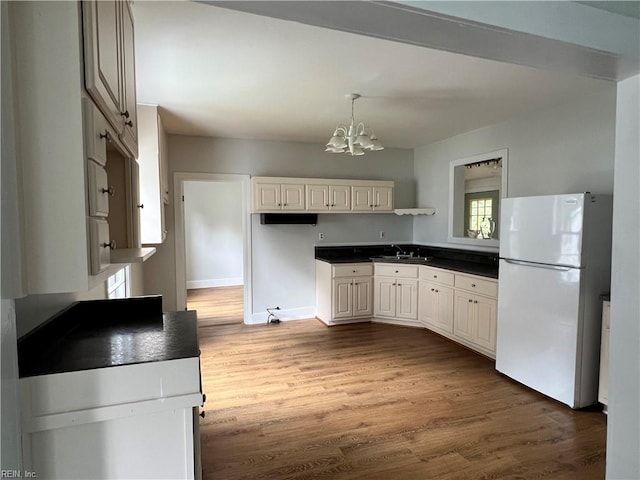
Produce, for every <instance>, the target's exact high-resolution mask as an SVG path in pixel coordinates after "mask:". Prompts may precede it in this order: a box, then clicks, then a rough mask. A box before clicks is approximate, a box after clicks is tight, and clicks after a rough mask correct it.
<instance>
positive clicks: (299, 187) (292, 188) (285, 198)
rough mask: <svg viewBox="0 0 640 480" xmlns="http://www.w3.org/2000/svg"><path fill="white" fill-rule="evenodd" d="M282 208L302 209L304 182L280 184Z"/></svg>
mask: <svg viewBox="0 0 640 480" xmlns="http://www.w3.org/2000/svg"><path fill="white" fill-rule="evenodd" d="M281 188H282V191H281V198H282V210H304V206H305V205H304V184H298V183H295V184H294V183H292V184H288V183H285V184H283V185H282V187H281Z"/></svg>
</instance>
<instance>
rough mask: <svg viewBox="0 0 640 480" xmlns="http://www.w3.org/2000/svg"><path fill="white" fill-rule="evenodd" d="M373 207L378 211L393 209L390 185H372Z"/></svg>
mask: <svg viewBox="0 0 640 480" xmlns="http://www.w3.org/2000/svg"><path fill="white" fill-rule="evenodd" d="M373 207H374V210H378V211H385V212H386V211H391V210H393V188H391V187H374V188H373Z"/></svg>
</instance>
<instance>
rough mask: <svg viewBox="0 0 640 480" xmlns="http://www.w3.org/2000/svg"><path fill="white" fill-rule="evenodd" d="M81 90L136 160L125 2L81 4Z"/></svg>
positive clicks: (131, 56) (104, 0) (128, 13)
mask: <svg viewBox="0 0 640 480" xmlns="http://www.w3.org/2000/svg"><path fill="white" fill-rule="evenodd" d="M82 28H83V40H84V78H85V88H86V90H87V92H88V93H89V95H90V96H91V98H92V99H93V101H94V102H95V103H96V105H97V106H98V108H100V110H101V111H102V113H103V114H104V115H105V117H106V118H107V120H108V121H109V123H110V124H111V125H112V126H113V128H114V129H115V130H116V132H117V134H118V135H119V136H120V138H121V139H122V142H123V143H124V145H125V147H126V148H127V150H129V152H130V153H131V154H132V155H133V156H134V157H137V156H138V133H137V129H138V125H137V118H136V111H135V106H136V93H135V91H136V84H135V58H134V43H133V40H134V39H133V16H132V13H131V7H130V6H129V2H126V1H124V2H123V1H114V0H100V1H83V2H82Z"/></svg>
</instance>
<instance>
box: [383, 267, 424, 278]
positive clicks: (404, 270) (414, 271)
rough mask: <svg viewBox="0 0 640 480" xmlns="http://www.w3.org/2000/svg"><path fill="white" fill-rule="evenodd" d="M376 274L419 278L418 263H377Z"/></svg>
mask: <svg viewBox="0 0 640 480" xmlns="http://www.w3.org/2000/svg"><path fill="white" fill-rule="evenodd" d="M376 275H386V276H391V277H406V278H418V266H417V265H397V264H393V265H392V264H388V263H387V264H381V263H377V264H376Z"/></svg>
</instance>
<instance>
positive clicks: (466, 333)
mask: <svg viewBox="0 0 640 480" xmlns="http://www.w3.org/2000/svg"><path fill="white" fill-rule="evenodd" d="M454 311H455V316H454V320H453V333H454V334H455V335H457V336H459V337H461V338H464V339H466V340H469V341H471V342H473V341H474V338H473V316H474V307H473V299H472V298H471V297H470V296H469V295H464V294H460V293H456V303H455V309H454Z"/></svg>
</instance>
